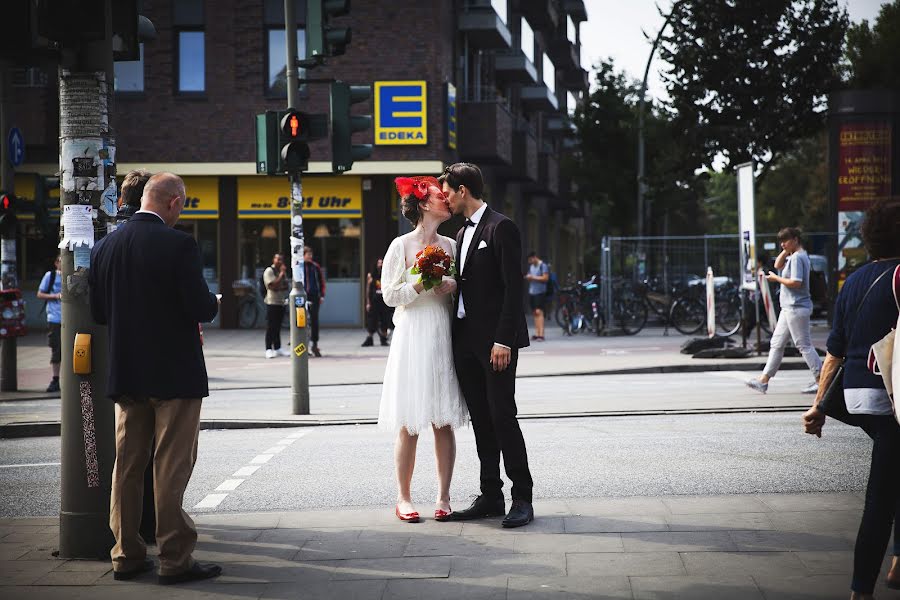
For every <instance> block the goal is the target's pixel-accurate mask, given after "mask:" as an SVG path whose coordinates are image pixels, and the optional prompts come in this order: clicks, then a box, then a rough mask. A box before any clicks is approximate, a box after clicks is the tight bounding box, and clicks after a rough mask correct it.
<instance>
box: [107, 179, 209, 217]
mask: <svg viewBox="0 0 900 600" xmlns="http://www.w3.org/2000/svg"><path fill="white" fill-rule="evenodd" d="M183 179H184V191H185V194H186V198H185V201H184V210H183V211H181V218H182V219H218V218H219V178H218V177H184V178H183ZM120 189H121V184H120Z"/></svg>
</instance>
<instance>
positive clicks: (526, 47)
mask: <svg viewBox="0 0 900 600" xmlns="http://www.w3.org/2000/svg"><path fill="white" fill-rule="evenodd" d="M519 40H520V43H521V45H522V52H523V53H524V54H525V56H527V57H528V60H530V61H531V63H532V64H534V30H533V29H532V28H531V25H529V24H528V20H527V19H526V18H525V17H522V31H521V33H520V34H519Z"/></svg>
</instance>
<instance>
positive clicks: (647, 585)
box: [631, 575, 793, 600]
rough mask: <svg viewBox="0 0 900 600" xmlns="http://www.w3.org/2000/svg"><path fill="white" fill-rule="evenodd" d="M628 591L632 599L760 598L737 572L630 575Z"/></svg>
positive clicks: (757, 599)
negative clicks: (711, 574) (724, 575)
mask: <svg viewBox="0 0 900 600" xmlns="http://www.w3.org/2000/svg"><path fill="white" fill-rule="evenodd" d="M631 591H632V593H633V594H634V598H635V600H650V599H652V600H662V599H665V598H672V599H673V600H675V599H677V600H685V599H687V598H689V599H690V600H722V599H723V598H727V599H728V600H764V597H763V595H762V592H760V591H759V588H758V587H757V586H756V583H755V582H754V581H753V579H752V578H751V577H749V576H741V575H735V576H733V577H712V576H699V575H689V576H680V577H679V576H676V577H632V578H631ZM790 598H793V596H790Z"/></svg>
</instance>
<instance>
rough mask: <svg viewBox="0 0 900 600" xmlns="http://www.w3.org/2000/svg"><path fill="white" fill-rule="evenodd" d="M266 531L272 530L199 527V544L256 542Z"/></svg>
mask: <svg viewBox="0 0 900 600" xmlns="http://www.w3.org/2000/svg"><path fill="white" fill-rule="evenodd" d="M264 531H273V530H271V529H234V528H231V527H213V526H205V527H197V542H198V543H202V542H209V541H213V542H255V541H256V540H257V538H258V537H259V536H260V535H262V533H263V532H264Z"/></svg>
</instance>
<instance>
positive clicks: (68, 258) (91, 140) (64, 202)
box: [58, 0, 140, 560]
mask: <svg viewBox="0 0 900 600" xmlns="http://www.w3.org/2000/svg"><path fill="white" fill-rule="evenodd" d="M99 4H100V5H102V6H98V7H97V9H96V10H97V11H98V13H97V14H96V15H94V16H95V17H96V18H98V19H102V21H100V23H103V30H102V36H100V35H97V36H92V38H91V39H88V40H82V39H78V38H75V37H72V36H73V35H77V32H74V33H69V34H66V33H61V34H60V35H61V36H62V35H65V36H67V37H66V38H65V39H60V46H61V52H60V66H59V112H60V210H61V212H62V230H61V234H62V238H61V242H60V248H61V254H62V365H61V372H60V386H61V388H62V427H61V438H62V439H61V444H62V452H61V461H62V466H61V474H62V475H61V479H62V481H61V493H60V513H59V556H60V557H61V558H103V559H107V560H108V559H109V551H110V549H111V548H112V546H113V544H114V539H113V535H112V532H111V531H110V529H109V497H110V490H111V475H112V470H113V464H114V462H115V428H114V411H113V403H112V402H111V401H110V400H109V398H107V397H106V388H107V369H108V366H107V339H106V328H105V327H101V326H99V325H97V324H96V323H94V321H93V318H92V317H91V312H90V303H89V297H88V277H87V276H88V271H89V270H90V251H91V247H92V246H93V243H94V240H95V238H101V237H103V236H104V235H105V234H106V232H107V224H108V223H111V222H113V221H114V218H115V212H116V211H115V209H116V203H115V201H114V200H115V198H116V195H117V194H116V179H115V176H116V163H115V157H116V152H115V150H116V149H115V139H114V138H113V132H112V130H111V127H110V102H111V100H112V86H113V54H112V0H103V2H100V3H99ZM101 10H102V13H100V11H101ZM65 27H66V24H58V30H59V31H62V32H64V31H65ZM97 27H99V24H98V25H97ZM135 318H140V315H135ZM76 335H78V336H79V338H78V339H79V342H85V343H86V344H83V345H81V346H79V348H77V349H75V350H74V351H73V348H74V347H75V340H76ZM86 335H89V336H90V338H89V339H88V338H87V337H86ZM138 341H139V340H138ZM76 352H78V353H79V357H78V358H79V360H77V361H76V360H75V356H74V355H75V353H76ZM85 356H86V357H87V358H88V361H87V362H88V363H89V364H88V365H87V368H86V370H85V368H84V361H83V359H84V358H85ZM75 368H78V370H79V371H80V373H79V374H76V373H75V370H74V369H75Z"/></svg>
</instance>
